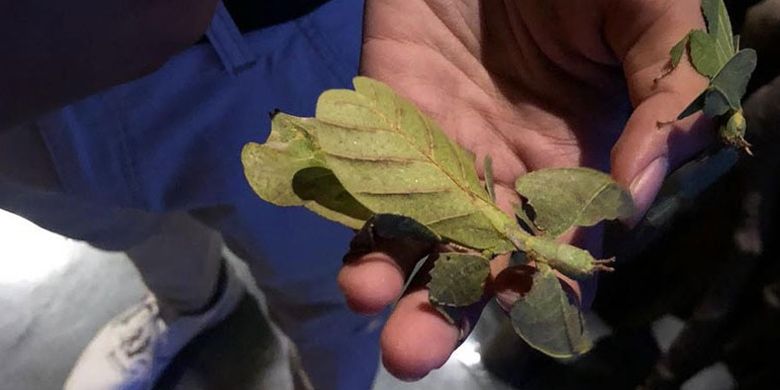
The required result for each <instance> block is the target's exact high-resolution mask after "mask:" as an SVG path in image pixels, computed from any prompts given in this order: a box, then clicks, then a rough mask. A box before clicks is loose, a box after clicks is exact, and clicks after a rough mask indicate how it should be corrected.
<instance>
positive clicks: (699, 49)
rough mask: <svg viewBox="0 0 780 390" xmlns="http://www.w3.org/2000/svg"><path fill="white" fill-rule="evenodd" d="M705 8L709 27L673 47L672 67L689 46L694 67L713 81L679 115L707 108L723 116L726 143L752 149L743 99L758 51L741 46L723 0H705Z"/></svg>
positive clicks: (722, 132) (722, 134) (710, 114)
mask: <svg viewBox="0 0 780 390" xmlns="http://www.w3.org/2000/svg"><path fill="white" fill-rule="evenodd" d="M701 10H702V14H703V15H704V19H705V21H706V22H707V31H706V32H705V31H701V30H692V31H691V32H690V33H688V34H687V35H686V36H685V37H684V38H683V39H682V40H681V41H680V42H678V43H677V44H676V45H675V46H674V47H673V48H672V49H671V51H670V53H669V54H670V56H671V60H670V70H669V71H671V70H673V69H674V68H676V67H677V65H679V63H680V61H681V58H682V55H683V53H684V51H685V48H686V47H687V48H688V54H689V58H690V61H691V64H692V65H693V67H694V69H696V70H697V71H698V72H699V73H701V74H702V75H704V76H706V77H707V78H709V79H710V85H709V86H708V88H707V89H706V90H705V91H704V92H702V94H701V95H700V96H699V97H698V98H696V99H695V100H694V101H693V102H692V103H691V104H690V105H689V106H688V107H687V108H685V110H683V112H682V113H680V115H679V116H678V118H677V119H678V120H679V119H682V118H685V117H687V116H689V115H692V114H694V113H696V112H698V111H701V110H703V111H704V115H706V116H707V117H710V118H719V120H720V126H719V130H718V133H719V135H720V137H721V139H722V140H723V141H724V142H725V143H726V144H728V145H732V146H735V147H738V148H742V149H744V150H745V151H746V152H748V153H750V144H748V142H747V141H745V138H744V136H745V130H746V128H747V125H746V123H745V120H744V116H743V114H742V105H741V100H742V98H743V96H744V95H745V91H746V89H747V84H748V81H750V76H751V74H752V73H753V71H754V70H755V68H756V61H757V59H756V52H755V51H754V50H752V49H742V50H739V46H738V45H739V38H738V37H736V36H734V35H733V31H732V28H731V21H730V20H729V16H728V13H727V11H726V6H725V4H724V3H723V0H702V3H701Z"/></svg>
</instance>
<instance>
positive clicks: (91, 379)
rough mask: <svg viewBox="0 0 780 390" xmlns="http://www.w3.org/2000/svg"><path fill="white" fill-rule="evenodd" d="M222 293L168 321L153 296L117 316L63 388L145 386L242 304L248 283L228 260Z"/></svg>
mask: <svg viewBox="0 0 780 390" xmlns="http://www.w3.org/2000/svg"><path fill="white" fill-rule="evenodd" d="M223 264H224V266H223V270H224V272H225V275H224V279H223V280H224V282H223V285H222V292H221V295H220V297H219V298H218V299H217V301H216V302H215V303H214V304H213V305H212V307H211V308H209V309H208V310H207V311H205V312H203V313H200V314H197V315H192V316H181V317H178V318H176V319H175V320H173V321H172V322H171V323H169V324H166V323H165V322H164V321H163V320H162V319H161V318H160V316H159V307H158V305H157V300H156V299H155V298H154V296H152V295H149V296H148V297H147V298H146V299H144V301H143V302H141V303H139V304H138V305H136V306H134V307H132V308H130V309H128V310H127V311H125V312H124V313H122V314H120V315H119V316H117V317H115V318H114V319H113V320H111V322H109V323H108V324H107V325H106V326H104V327H103V329H101V330H100V332H98V334H97V335H96V336H95V338H94V339H92V341H91V342H90V343H89V345H87V348H86V349H84V352H82V353H81V356H80V357H79V360H78V361H77V362H76V365H75V366H74V368H73V370H72V371H71V373H70V376H69V377H68V379H67V380H66V381H65V386H64V390H120V389H121V390H146V389H151V388H152V387H153V386H154V383H155V381H156V380H157V379H158V377H159V376H160V375H161V374H162V372H163V371H164V370H165V368H166V367H167V366H168V364H169V363H170V362H171V361H172V360H173V358H174V357H175V356H176V354H177V353H178V352H179V351H181V350H182V348H184V346H186V345H187V343H189V342H190V341H191V340H192V339H193V338H194V337H195V336H197V335H198V334H200V333H201V332H203V331H204V330H206V329H208V328H210V327H212V326H214V325H216V324H218V323H220V322H221V321H222V320H223V319H225V317H227V316H228V315H229V314H230V313H232V312H233V311H234V310H235V309H236V307H237V306H238V303H239V301H240V300H241V298H242V297H243V295H244V284H243V282H241V281H240V280H239V279H238V277H237V276H236V273H235V270H233V268H232V266H231V265H230V264H228V262H226V261H224V262H223Z"/></svg>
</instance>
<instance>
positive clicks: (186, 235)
mask: <svg viewBox="0 0 780 390" xmlns="http://www.w3.org/2000/svg"><path fill="white" fill-rule="evenodd" d="M125 252H126V253H127V256H128V257H129V258H130V260H131V261H132V262H133V265H135V267H136V268H137V269H138V272H139V273H140V274H141V278H142V279H143V281H144V284H146V286H147V287H148V288H149V290H150V291H152V292H153V294H154V295H155V297H156V298H157V301H158V303H159V306H160V311H161V314H162V317H163V318H165V319H174V318H175V317H177V316H180V315H186V314H191V313H198V312H202V311H204V309H206V308H208V307H209V303H210V301H211V300H213V299H214V297H215V295H217V294H216V289H217V287H218V286H217V280H218V277H219V274H220V268H221V267H222V263H223V261H222V254H221V253H222V238H221V237H220V235H219V234H218V233H217V232H216V231H214V230H211V229H209V228H208V227H206V226H205V225H203V224H201V223H200V222H198V221H195V220H194V219H193V218H192V217H190V216H189V215H186V214H179V213H177V214H172V215H167V216H164V217H161V219H160V223H159V230H158V232H157V234H155V235H153V236H151V237H149V238H148V239H146V240H145V241H143V242H141V243H139V244H138V245H135V246H133V247H131V248H127V249H126V250H125Z"/></svg>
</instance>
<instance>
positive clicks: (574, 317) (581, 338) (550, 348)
mask: <svg viewBox="0 0 780 390" xmlns="http://www.w3.org/2000/svg"><path fill="white" fill-rule="evenodd" d="M510 317H511V319H512V327H513V328H514V329H515V332H516V333H517V334H518V335H520V337H521V338H522V339H523V340H525V342H526V343H528V345H530V346H532V347H534V348H536V349H537V350H539V351H541V352H543V353H545V354H547V355H549V356H551V357H554V358H558V359H567V358H572V357H577V356H580V355H582V354H584V353H586V352H587V351H589V350H590V349H591V348H592V347H593V342H592V341H591V340H590V338H589V337H588V334H587V333H586V332H585V326H584V324H585V321H584V319H583V317H582V312H581V311H580V308H579V305H578V303H577V302H575V301H574V300H573V299H571V297H570V296H569V295H568V294H567V293H566V291H564V289H563V287H562V286H561V282H560V281H559V280H558V278H557V277H556V276H555V273H553V272H552V270H551V269H550V268H549V267H546V266H545V265H540V266H539V267H538V271H537V272H536V273H534V275H533V285H532V288H531V290H530V291H529V292H528V293H527V294H526V295H525V296H523V297H521V298H520V299H518V300H517V302H515V304H514V305H513V306H512V309H511V311H510Z"/></svg>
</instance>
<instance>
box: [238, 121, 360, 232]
mask: <svg viewBox="0 0 780 390" xmlns="http://www.w3.org/2000/svg"><path fill="white" fill-rule="evenodd" d="M310 122H311V120H310V119H302V118H297V117H294V116H290V115H286V114H283V113H278V114H276V115H275V116H274V119H273V121H272V128H271V134H270V135H269V137H268V140H267V141H266V143H265V144H262V145H260V144H256V143H249V144H247V145H246V146H244V148H243V150H242V151H241V161H242V163H243V165H244V174H245V175H246V178H247V181H248V182H249V184H250V186H251V187H252V189H253V190H254V191H255V192H256V193H257V194H258V195H259V196H260V197H261V198H263V199H265V200H266V201H268V202H271V203H273V204H276V205H279V206H305V207H306V208H308V209H310V210H312V211H314V212H316V213H317V214H320V215H321V216H323V217H325V218H328V219H330V220H332V221H336V222H340V223H342V224H344V225H347V226H349V227H352V228H355V229H357V228H359V227H360V226H361V225H363V222H364V221H365V220H366V219H368V218H369V217H370V216H371V212H370V211H369V210H368V209H367V208H365V207H364V206H363V205H361V204H360V202H358V201H357V200H356V199H355V198H354V197H353V196H352V195H350V194H349V193H348V192H346V190H345V189H344V187H343V186H342V185H341V183H340V182H339V181H338V179H337V178H336V177H335V176H334V175H333V173H332V172H331V171H329V170H328V169H326V168H324V167H323V165H324V162H323V160H322V158H321V156H319V154H318V152H317V150H316V149H317V147H316V145H315V142H314V139H313V138H312V137H311V136H309V135H308V134H307V133H306V131H305V130H304V128H305V127H306V126H307V125H308V123H310Z"/></svg>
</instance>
